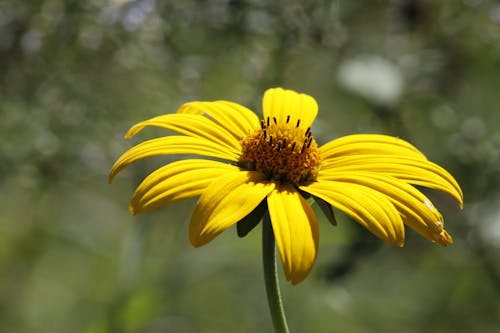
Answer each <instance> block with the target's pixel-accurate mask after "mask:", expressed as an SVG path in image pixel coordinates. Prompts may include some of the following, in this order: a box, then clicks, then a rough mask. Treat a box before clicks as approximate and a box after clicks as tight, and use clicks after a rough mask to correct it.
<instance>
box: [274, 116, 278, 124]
mask: <svg viewBox="0 0 500 333" xmlns="http://www.w3.org/2000/svg"><path fill="white" fill-rule="evenodd" d="M273 121H274V123H275V124H276V125H278V121H277V120H276V117H273Z"/></svg>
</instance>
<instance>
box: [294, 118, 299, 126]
mask: <svg viewBox="0 0 500 333" xmlns="http://www.w3.org/2000/svg"><path fill="white" fill-rule="evenodd" d="M299 125H300V119H298V120H297V126H295V127H299Z"/></svg>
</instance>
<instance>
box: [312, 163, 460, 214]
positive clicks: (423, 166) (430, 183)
mask: <svg viewBox="0 0 500 333" xmlns="http://www.w3.org/2000/svg"><path fill="white" fill-rule="evenodd" d="M358 171H371V172H377V173H380V174H385V175H388V176H392V177H395V178H398V179H400V180H404V181H406V182H408V183H410V184H414V185H420V186H425V187H429V188H433V189H437V190H440V191H443V192H446V193H448V194H450V195H451V196H453V197H454V198H455V199H456V200H457V202H458V203H459V204H460V206H462V203H463V194H462V190H461V189H460V186H459V185H458V183H457V181H456V180H455V178H453V176H452V175H450V173H449V172H448V171H446V170H445V169H443V168H442V167H440V166H439V165H437V164H435V163H433V162H430V161H428V160H424V159H419V158H413V157H408V156H378V155H359V156H356V155H353V156H344V157H338V158H333V159H330V160H327V161H324V162H323V164H322V165H321V172H322V174H323V177H325V178H327V177H328V176H329V175H335V174H336V173H337V172H353V173H355V172H358Z"/></svg>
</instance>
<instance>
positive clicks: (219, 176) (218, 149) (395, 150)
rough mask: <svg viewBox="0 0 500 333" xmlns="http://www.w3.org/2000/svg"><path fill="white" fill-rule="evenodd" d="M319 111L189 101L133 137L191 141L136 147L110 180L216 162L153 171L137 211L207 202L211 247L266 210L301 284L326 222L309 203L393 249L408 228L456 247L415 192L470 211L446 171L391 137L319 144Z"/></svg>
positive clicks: (201, 223) (312, 106)
mask: <svg viewBox="0 0 500 333" xmlns="http://www.w3.org/2000/svg"><path fill="white" fill-rule="evenodd" d="M317 112H318V106H317V103H316V101H315V100H314V98H312V97H311V96H308V95H305V94H299V93H296V92H294V91H292V90H284V89H281V88H274V89H269V90H267V91H266V93H265V94H264V99H263V118H262V119H260V120H259V118H258V117H257V116H256V115H255V113H253V112H252V111H250V110H249V109H247V108H245V107H243V106H241V105H239V104H236V103H232V102H228V101H214V102H190V103H186V104H184V105H182V106H181V107H180V108H179V110H178V111H177V113H176V114H167V115H163V116H159V117H156V118H152V119H149V120H146V121H143V122H141V123H138V124H136V125H134V126H133V127H132V128H131V129H130V130H129V132H128V133H127V135H126V137H132V136H133V135H135V134H136V133H137V132H139V131H141V130H142V129H143V128H144V127H146V126H158V127H163V128H166V129H169V130H173V131H175V132H178V133H179V134H181V135H169V136H165V137H161V138H156V139H152V140H148V141H145V142H143V143H141V144H138V145H137V146H135V147H133V148H131V149H129V150H128V151H127V152H125V153H124V154H123V155H122V156H121V157H120V158H119V159H118V160H117V161H116V163H115V164H114V166H113V167H112V169H111V173H110V181H111V180H112V179H113V177H114V176H115V175H116V174H117V173H118V172H119V171H120V170H122V169H123V168H124V167H126V166H127V165H129V164H131V163H133V162H135V161H137V160H139V159H142V158H146V157H151V156H155V155H164V154H195V155H200V156H207V157H211V158H212V159H187V160H180V161H176V162H172V163H170V164H167V165H165V166H163V167H161V168H159V169H158V170H156V171H154V172H153V173H151V174H150V175H149V176H147V177H146V178H145V179H144V181H143V182H142V183H141V184H140V185H139V186H138V187H137V189H136V191H135V193H134V195H133V197H132V201H131V203H130V206H129V208H130V210H131V212H132V214H138V213H143V212H146V211H150V210H152V209H155V208H158V207H160V206H163V205H165V204H168V203H171V202H175V201H178V200H183V199H187V198H191V197H195V196H200V198H199V200H198V202H197V204H196V207H195V209H194V212H193V214H192V217H191V222H190V226H189V238H190V241H191V243H192V244H193V246H201V245H204V244H206V243H208V242H210V241H211V240H212V239H214V238H215V237H216V236H217V235H218V234H220V233H221V232H222V231H224V230H226V229H227V228H229V227H230V226H232V225H234V224H237V223H238V226H240V224H245V223H247V224H248V223H250V224H251V222H250V220H252V219H251V218H250V217H252V216H253V217H254V218H253V220H256V219H255V216H256V217H257V220H258V219H260V218H261V217H262V214H263V213H264V212H266V213H268V214H269V216H270V220H271V224H272V229H273V231H274V236H275V239H276V244H277V247H278V250H279V253H280V256H281V260H282V263H283V268H284V271H285V275H286V277H287V279H288V280H290V281H291V282H292V283H293V284H296V283H298V282H300V281H302V280H303V279H304V278H305V277H306V276H307V275H308V274H309V272H310V270H311V268H312V266H313V264H314V261H315V259H316V254H317V250H318V240H319V233H318V224H317V220H316V216H315V214H314V212H313V210H312V208H311V207H310V205H309V203H308V201H307V200H306V199H307V198H308V197H313V198H314V199H315V200H316V201H317V202H318V203H319V204H320V205H321V206H323V207H327V208H328V209H331V206H333V207H335V208H337V209H338V210H340V211H342V212H344V213H345V214H347V215H348V216H350V217H351V218H353V219H354V220H356V221H357V222H359V223H360V224H361V225H363V226H364V227H366V228H367V229H368V230H369V231H370V232H372V233H373V234H374V235H376V236H377V237H379V238H380V239H382V240H384V241H385V242H386V243H388V244H395V245H398V246H403V242H404V232H405V230H404V225H405V224H406V225H407V226H409V227H410V228H412V229H414V230H415V231H417V232H418V233H419V234H421V235H422V236H424V237H425V238H427V239H429V240H431V241H432V242H435V243H437V244H439V245H447V244H450V243H452V239H451V236H450V235H449V234H448V233H447V232H446V231H445V230H444V220H443V217H442V216H441V214H440V213H439V211H438V210H437V209H436V208H435V207H434V205H433V204H432V203H431V201H430V200H429V199H428V198H427V197H426V196H425V195H424V194H422V193H421V192H420V191H419V190H418V189H417V188H415V187H414V186H413V185H418V186H424V187H429V188H433V189H437V190H441V191H444V192H446V193H448V194H450V195H451V196H453V197H454V198H455V199H456V200H457V201H458V202H459V204H460V206H462V202H463V195H462V191H461V189H460V187H459V185H458V184H457V182H456V181H455V179H454V178H453V177H452V176H451V175H450V174H449V173H448V172H447V171H446V170H444V169H443V168H441V167H440V166H438V165H437V164H435V163H433V162H430V161H429V160H427V158H426V157H425V156H424V155H423V154H422V153H421V152H420V151H419V150H418V149H416V148H415V147H414V146H412V145H411V144H410V143H408V142H406V141H404V140H402V139H399V138H396V137H391V136H386V135H379V134H357V135H349V136H345V137H341V138H338V139H335V140H333V141H330V142H328V143H326V144H324V145H322V146H318V144H317V143H316V140H315V138H314V136H313V135H312V132H311V125H312V123H313V121H314V119H315V118H316V115H317ZM330 205H331V206H330ZM254 224H255V223H254ZM249 228H251V226H250V227H249ZM243 233H245V232H243Z"/></svg>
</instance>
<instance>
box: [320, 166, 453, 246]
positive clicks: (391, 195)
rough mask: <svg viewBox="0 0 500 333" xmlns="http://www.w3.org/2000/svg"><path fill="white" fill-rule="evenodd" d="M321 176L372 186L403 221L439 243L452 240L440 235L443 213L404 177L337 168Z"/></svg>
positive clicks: (442, 243) (327, 178) (442, 225)
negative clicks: (389, 202) (398, 213)
mask: <svg viewBox="0 0 500 333" xmlns="http://www.w3.org/2000/svg"><path fill="white" fill-rule="evenodd" d="M321 180H333V181H339V182H345V183H354V184H358V185H362V186H366V187H368V188H371V189H373V190H375V191H377V192H379V193H381V194H383V195H385V196H386V197H387V198H388V199H389V200H390V201H391V202H392V203H393V204H394V206H395V207H396V209H397V210H398V211H399V212H400V213H401V215H402V217H403V221H404V223H405V224H407V225H408V226H410V227H411V228H412V229H414V230H415V231H417V232H418V233H419V234H421V235H422V236H424V237H425V238H427V239H429V240H431V241H433V242H437V243H439V244H440V245H446V244H448V243H449V242H448V243H447V242H446V241H447V240H446V239H442V237H441V236H442V232H443V227H444V221H443V217H442V215H441V214H440V213H439V211H438V210H437V209H436V208H434V206H433V205H432V203H431V201H430V200H429V199H428V198H427V197H426V196H425V195H424V194H422V193H421V192H420V191H419V190H418V189H416V188H415V187H413V186H411V185H409V184H407V183H406V182H404V181H401V180H398V179H396V178H394V177H391V176H385V175H382V174H379V173H375V172H367V171H358V172H356V173H352V172H336V173H331V174H329V175H328V176H327V177H325V178H323V177H322V174H321V173H320V175H319V176H318V181H321Z"/></svg>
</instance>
